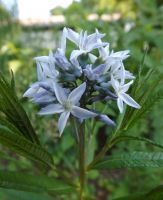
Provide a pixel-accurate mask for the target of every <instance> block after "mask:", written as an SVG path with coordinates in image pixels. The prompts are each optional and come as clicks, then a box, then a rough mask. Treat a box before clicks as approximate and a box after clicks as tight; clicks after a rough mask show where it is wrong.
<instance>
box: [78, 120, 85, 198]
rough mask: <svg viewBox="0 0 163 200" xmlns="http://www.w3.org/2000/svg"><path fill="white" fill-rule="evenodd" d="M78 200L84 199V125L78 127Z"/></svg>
mask: <svg viewBox="0 0 163 200" xmlns="http://www.w3.org/2000/svg"><path fill="white" fill-rule="evenodd" d="M79 182H80V191H79V200H83V199H84V187H85V123H84V122H83V123H82V124H81V125H80V131H79Z"/></svg>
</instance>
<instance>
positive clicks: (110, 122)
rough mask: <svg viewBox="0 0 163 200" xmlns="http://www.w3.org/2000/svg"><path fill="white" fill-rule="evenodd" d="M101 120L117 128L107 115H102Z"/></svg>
mask: <svg viewBox="0 0 163 200" xmlns="http://www.w3.org/2000/svg"><path fill="white" fill-rule="evenodd" d="M99 120H100V121H102V122H104V123H105V124H107V125H109V126H115V125H116V124H115V122H114V121H113V120H111V119H110V118H109V117H108V116H107V115H103V114H100V115H99Z"/></svg>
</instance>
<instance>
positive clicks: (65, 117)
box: [58, 112, 70, 136]
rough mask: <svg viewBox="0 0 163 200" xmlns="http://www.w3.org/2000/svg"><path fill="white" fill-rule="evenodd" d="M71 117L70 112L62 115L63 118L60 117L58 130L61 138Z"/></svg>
mask: <svg viewBox="0 0 163 200" xmlns="http://www.w3.org/2000/svg"><path fill="white" fill-rule="evenodd" d="M69 116H70V112H63V113H62V114H61V116H60V117H59V120H58V129H59V134H60V136H61V135H62V133H63V130H64V128H65V126H66V123H67V120H68V118H69Z"/></svg>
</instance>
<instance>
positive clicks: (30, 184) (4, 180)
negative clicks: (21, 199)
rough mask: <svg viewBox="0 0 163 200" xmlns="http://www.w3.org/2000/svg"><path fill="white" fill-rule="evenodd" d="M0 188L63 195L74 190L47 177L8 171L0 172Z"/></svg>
mask: <svg viewBox="0 0 163 200" xmlns="http://www.w3.org/2000/svg"><path fill="white" fill-rule="evenodd" d="M0 187H2V188H6V189H15V190H20V191H28V192H36V193H37V192H38V193H50V194H65V193H68V192H72V191H73V190H74V188H73V187H72V186H70V185H68V184H66V183H65V182H63V181H60V180H56V179H53V178H50V177H47V176H35V175H29V174H25V173H20V172H8V171H0Z"/></svg>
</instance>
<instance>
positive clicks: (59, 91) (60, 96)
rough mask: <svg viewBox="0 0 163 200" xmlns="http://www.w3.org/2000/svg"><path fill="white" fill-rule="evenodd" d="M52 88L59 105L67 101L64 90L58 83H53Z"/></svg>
mask: <svg viewBox="0 0 163 200" xmlns="http://www.w3.org/2000/svg"><path fill="white" fill-rule="evenodd" d="M53 88H54V91H55V95H56V97H57V100H58V101H59V103H60V104H62V103H64V102H65V101H66V100H67V93H66V91H65V89H64V88H62V87H61V86H60V85H59V84H58V83H53Z"/></svg>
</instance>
